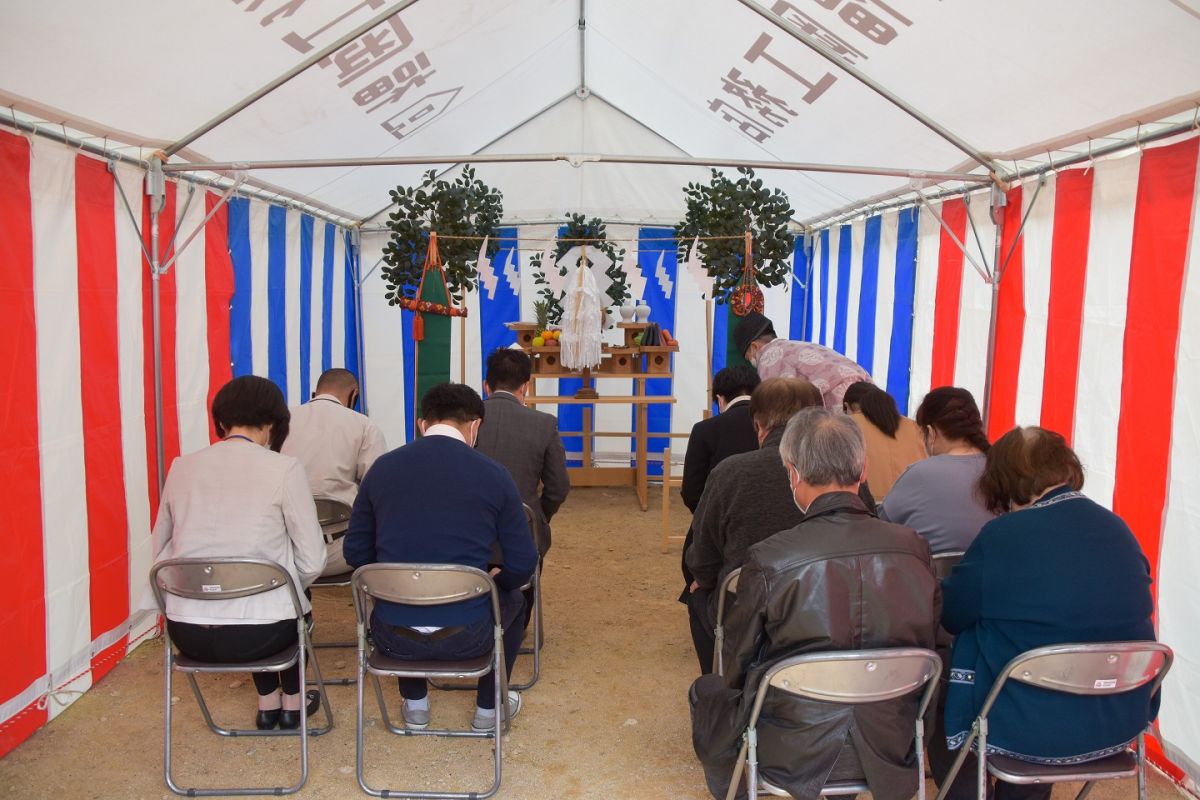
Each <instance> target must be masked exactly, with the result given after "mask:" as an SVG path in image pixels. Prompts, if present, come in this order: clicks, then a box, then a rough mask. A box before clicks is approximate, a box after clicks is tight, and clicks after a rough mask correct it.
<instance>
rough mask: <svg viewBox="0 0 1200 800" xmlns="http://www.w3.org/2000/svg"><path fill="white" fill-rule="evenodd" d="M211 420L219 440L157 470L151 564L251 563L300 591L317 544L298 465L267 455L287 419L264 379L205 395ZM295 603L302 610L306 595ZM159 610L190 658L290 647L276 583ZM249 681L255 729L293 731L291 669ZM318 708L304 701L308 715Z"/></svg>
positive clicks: (249, 378)
mask: <svg viewBox="0 0 1200 800" xmlns="http://www.w3.org/2000/svg"><path fill="white" fill-rule="evenodd" d="M212 417H213V426H214V428H215V429H216V432H217V435H218V436H220V437H221V440H220V441H218V442H215V443H214V444H212V445H210V446H209V447H206V448H204V449H203V450H199V451H197V452H195V453H189V454H188V455H184V456H180V457H179V458H177V459H175V462H174V463H173V464H172V465H171V470H170V472H169V473H168V474H167V482H166V485H165V486H164V487H163V494H162V501H161V503H160V504H159V509H158V519H157V521H156V522H155V525H154V546H155V554H156V559H155V560H156V562H158V561H165V560H167V559H173V558H222V557H224V558H261V559H265V560H267V561H273V562H275V563H277V564H279V565H280V566H282V567H283V568H284V569H286V570H287V571H288V573H289V574H290V575H291V576H292V580H294V581H295V582H296V585H297V587H298V588H299V589H300V590H301V591H302V590H303V589H305V588H307V587H308V586H309V584H311V583H312V582H313V581H314V580H315V579H316V578H317V576H319V575H320V574H321V570H322V569H323V568H324V566H325V540H324V537H323V536H322V535H321V526H320V524H319V522H318V521H317V511H316V506H315V505H314V503H313V499H312V494H311V493H310V491H309V486H308V478H307V477H306V476H305V474H304V469H303V467H301V466H300V462H299V461H297V460H296V459H294V458H291V457H290V456H284V455H280V454H279V453H278V452H277V451H278V450H279V448H280V446H282V444H283V441H284V439H286V438H287V433H288V421H289V419H290V417H291V415H290V414H289V412H288V408H287V404H286V403H285V402H284V399H283V393H282V392H280V391H279V387H277V386H276V385H275V384H274V383H272V382H271V381H269V380H267V379H266V378H259V377H257V376H254V375H245V376H242V377H240V378H234V379H233V380H232V381H230V382H229V383H227V384H225V385H224V386H223V387H221V389H220V391H218V392H217V395H216V397H215V398H213V404H212ZM300 601H301V603H302V605H303V608H304V611H305V613H306V614H307V613H309V612H310V611H311V607H310V605H309V602H308V599H307V598H306V597H304V595H301V596H300ZM166 612H167V631H168V632H169V633H170V636H171V641H172V642H174V643H175V646H177V647H178V648H179V651H180V652H181V653H183V654H184V655H186V656H188V657H189V658H194V659H196V660H197V661H213V662H226V661H231V662H238V661H255V660H258V659H261V658H267V657H270V656H273V655H275V654H276V653H278V652H279V651H280V650H283V649H284V648H286V647H288V646H290V645H293V644H295V643H296V611H295V606H294V605H293V603H292V599H291V596H290V595H289V594H288V592H287V589H286V587H280V588H278V589H275V590H274V591H270V592H265V593H263V594H257V595H253V596H251V597H243V598H238V599H231V600H191V599H186V598H181V597H175V596H173V595H168V596H167V597H166ZM253 676H254V685H255V688H256V689H257V690H258V716H257V718H256V721H255V722H256V725H257V727H258V728H259V729H262V730H269V729H271V728H274V727H275V726H276V725H278V726H279V727H281V728H297V727H299V725H300V703H301V701H302V700H301V694H300V686H301V675H300V671H299V669H298V668H297V667H296V666H294V665H293V666H292V667H290V668H289V669H287V670H284V671H283V672H281V673H273V672H256V673H253ZM310 694H311V695H314V696H315V695H317V693H316V692H311V693H310ZM319 702H320V697H319V696H315V697H309V698H308V713H309V714H312V713H315V712H316V710H317V705H318V704H319Z"/></svg>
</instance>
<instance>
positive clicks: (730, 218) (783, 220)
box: [675, 167, 795, 303]
mask: <svg viewBox="0 0 1200 800" xmlns="http://www.w3.org/2000/svg"><path fill="white" fill-rule="evenodd" d="M738 173H739V175H740V177H739V178H738V179H737V180H730V179H729V178H728V177H726V175H725V174H724V173H723V172H720V171H718V170H715V169H714V170H713V171H712V179H711V180H710V181H709V183H708V184H707V185H705V184H700V183H689V184H688V185H687V186H686V187H684V190H683V195H684V199H685V201H686V203H687V214H686V215H685V216H684V220H683V222H681V223H680V224H679V225H677V226H675V238H676V242H677V243H678V246H679V257H680V259H681V260H682V259H683V258H685V257H686V256H687V251H688V248H690V247H691V246H692V241H693V239H695V237H697V236H699V237H700V247H699V251H700V258H701V259H702V260H703V262H704V266H705V269H706V270H707V271H708V275H709V277H711V278H713V298H714V299H715V300H716V301H717V302H718V303H725V302H728V301H729V296H730V293H731V292H732V291H733V290H734V289H735V288H737V286H738V283H739V281H741V280H742V274H743V271H744V268H745V263H744V262H745V247H746V245H745V239H744V237H743V234H745V232H746V231H750V233H751V234H752V236H753V251H752V255H751V261H752V264H753V266H754V270H755V278H756V280H757V282H758V284H759V285H760V286H778V285H780V284H782V283H785V282H787V280H788V277H789V276H790V274H791V270H792V266H791V258H792V246H793V243H794V239H795V237H794V236H793V234H791V233H790V232H789V231H788V222H789V221H790V220H791V218H792V214H793V212H792V207H791V203H790V202H789V200H788V198H787V195H785V194H784V193H783V192H782V191H780V190H779V189H775V190H773V191H772V190H768V189H767V188H765V187H764V186H763V182H762V179H760V178H756V177H755V176H754V170H752V169H749V168H745V167H742V168H739V169H738ZM706 236H727V237H731V238H724V239H706V238H705V237H706Z"/></svg>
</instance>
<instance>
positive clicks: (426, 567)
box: [351, 564, 509, 800]
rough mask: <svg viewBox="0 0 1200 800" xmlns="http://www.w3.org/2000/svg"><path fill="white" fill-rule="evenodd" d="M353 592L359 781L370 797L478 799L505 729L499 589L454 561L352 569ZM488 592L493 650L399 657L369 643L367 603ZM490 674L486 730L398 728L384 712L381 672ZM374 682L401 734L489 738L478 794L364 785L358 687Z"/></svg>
mask: <svg viewBox="0 0 1200 800" xmlns="http://www.w3.org/2000/svg"><path fill="white" fill-rule="evenodd" d="M351 586H352V587H353V591H354V611H355V613H356V615H357V616H358V694H357V706H356V708H357V730H356V743H357V746H356V769H357V773H358V785H359V786H360V787H362V790H363V791H364V792H366V793H367V794H369V795H373V796H374V797H411V798H438V799H439V800H459V799H460V798H461V800H476V798H478V799H479V800H482V799H483V798H488V797H491V796H492V795H494V794H495V793H496V792H497V791H498V790H499V789H500V774H501V761H502V753H501V739H502V735H501V734H502V733H503V732H505V731H507V730H508V725H509V720H508V718H507V717H508V714H507V710H508V702H507V698H508V681H507V677H506V676H505V672H504V638H503V636H504V630H503V628H502V627H501V617H500V593H499V592H498V591H497V589H496V584H495V583H494V582H493V581H492V578H491V576H490V575H488V574H487V573H486V572H484V571H483V570H479V569H475V568H474V567H466V566H461V565H458V564H367V565H366V566H363V567H359V568H358V569H357V570H355V572H354V577H353V579H352V581H351ZM484 595H490V597H491V608H492V619H493V620H494V621H495V626H494V631H495V640H494V644H493V646H492V649H491V651H490V652H488V653H484V654H483V655H481V656H478V657H476V658H471V659H467V660H464V661H402V660H399V659H394V658H390V657H388V656H387V655H385V654H384V653H381V652H380V651H379V650H377V649H376V648H375V647H374V646H372V645H371V644H369V643H368V641H367V633H368V629H369V626H370V619H371V607H372V604H373V603H374V602H376V601H380V600H382V601H385V602H389V603H400V604H403V605H411V606H437V605H450V604H453V603H461V602H463V601H465V600H470V599H473V598H476V597H481V596H484ZM489 670H490V671H491V672H492V675H493V679H494V680H495V688H496V722H495V726H494V727H493V728H492V730H490V731H474V730H459V729H453V730H451V729H444V728H439V729H425V730H413V729H409V728H406V727H404V726H398V725H396V724H394V723H393V722H392V721H391V718H390V717H389V716H388V710H387V703H386V701H385V700H384V696H383V687H382V685H381V684H380V681H379V678H380V676H389V677H396V678H425V679H426V680H431V679H433V678H443V679H466V678H479V677H482V676H483V675H486V674H487V673H488V671H489ZM368 674H369V675H370V676H371V679H372V682H373V683H374V685H375V698H376V700H377V701H378V703H379V713H380V716H381V717H382V719H383V724H384V725H385V726H386V727H387V729H388V730H389V731H391V732H392V733H395V734H398V735H400V736H450V737H461V738H475V739H489V738H490V739H492V740H493V741H494V743H495V751H494V752H495V778H494V780H493V782H492V785H491V786H490V787H488V788H487V789H486V790H484V791H482V792H427V791H410V790H397V789H374V788H372V787H371V786H369V785H368V784H367V780H366V775H365V773H364V770H363V760H364V759H363V730H364V728H365V719H364V716H365V714H364V709H363V686H364V684H365V683H366V678H367V675H368Z"/></svg>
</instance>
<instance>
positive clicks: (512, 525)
mask: <svg viewBox="0 0 1200 800" xmlns="http://www.w3.org/2000/svg"><path fill="white" fill-rule="evenodd" d="M421 416H422V418H421V419H420V420H419V421H418V426H419V427H420V429H421V433H422V434H423V437H422V438H420V439H417V440H416V441H414V442H412V443H410V444H407V445H405V446H404V447H401V448H398V449H396V450H393V451H391V452H390V453H387V454H385V455H383V456H380V457H379V459H378V460H377V461H376V462H375V464H374V465H373V466H372V467H371V469H370V471H369V472H368V473H367V474H366V477H364V478H363V481H362V485H361V486H360V488H359V492H358V498H357V499H356V500H355V501H354V510H353V513H352V514H351V516H350V528H349V530H348V531H347V533H346V537H345V545H344V548H343V552H344V553H345V556H346V562H347V563H348V564H349V565H350V566H352V567H360V566H362V565H363V564H371V563H375V562H384V563H396V562H400V563H437V564H464V565H467V566H471V567H478V568H479V569H483V570H486V569H487V568H488V562H489V557H490V556H491V554H492V547H493V545H494V544H496V543H499V545H500V550H501V552H502V553H503V558H504V561H503V565H502V566H501V567H499V568H497V569H494V570H493V578H494V580H495V581H496V585H497V587H498V588H499V590H500V616H501V618H502V619H501V623H502V624H503V626H504V661H505V668H506V671H507V672H508V673H509V674H511V672H512V666H513V662H514V661H515V660H516V657H517V651H518V649H519V648H520V645H521V634H522V627H521V625H520V624H519V622H517V621H518V620H520V618H521V615H522V613H523V612H524V608H525V601H524V598H522V596H521V592H520V591H519V589H520V587H521V586H523V585H524V584H525V583H526V582H527V581H528V580H529V579H530V577H531V576H532V575H533V569H534V566H535V565H536V564H537V557H538V556H537V550H536V548H535V547H534V545H533V540H532V538H531V537H530V535H529V525H528V523H527V522H526V520H525V511H524V508H523V507H522V505H521V496H520V494H519V493H518V492H517V487H516V484H515V483H513V479H512V477H511V476H510V475H509V474H508V471H507V470H506V469H505V468H504V467H502V466H501V465H499V464H497V463H496V462H495V461H493V460H491V459H490V458H488V457H487V456H485V455H483V454H482V453H479V452H477V451H476V450H475V449H474V444H475V437H476V435H477V434H478V432H479V424H480V423H481V422H482V421H483V400H482V399H480V397H479V395H478V394H476V392H475V390H474V389H472V388H470V387H469V386H464V385H462V384H454V383H443V384H439V385H437V386H434V387H433V388H431V389H430V390H429V391H427V392H426V393H425V396H424V397H422V398H421ZM492 625H493V622H492V615H491V610H490V604H489V602H488V599H487V598H486V597H480V598H478V599H477V600H470V601H466V602H463V603H458V604H454V605H448V606H434V607H428V608H418V607H413V606H401V605H395V604H392V603H386V602H379V603H377V604H376V605H375V610H374V612H373V614H372V617H371V631H372V634H373V636H374V640H375V645H376V646H377V647H379V648H380V649H381V650H382V651H383V652H384V653H386V654H387V655H389V656H391V657H392V658H397V659H404V660H426V659H432V660H457V659H464V658H470V657H473V656H477V655H480V654H482V653H486V652H487V651H488V650H489V649H490V648H491V646H492V640H493V633H492ZM399 681H400V694H401V695H402V696H403V697H404V706H403V708H404V720H405V724H406V725H407V726H408V727H409V728H413V729H417V730H420V729H422V728H425V727H427V726H428V725H429V697H428V687H427V686H426V684H425V681H424V680H422V679H420V678H400V679H399ZM507 701H508V702H507V709H506V710H507V714H508V716H509V718H510V719H511V718H512V717H514V716H516V714H517V712H518V711H520V708H521V696H520V694H518V693H517V692H516V691H510V692H509V694H508V698H507ZM476 705H477V708H476V709H475V717H474V719H473V720H472V723H471V724H472V726H473V727H474V728H475V729H476V730H490V729H491V728H492V727H493V725H494V724H495V714H496V710H495V709H496V698H495V685H494V681H493V679H492V677H491V675H485V676H484V677H482V678H480V679H479V686H478V689H477V690H476Z"/></svg>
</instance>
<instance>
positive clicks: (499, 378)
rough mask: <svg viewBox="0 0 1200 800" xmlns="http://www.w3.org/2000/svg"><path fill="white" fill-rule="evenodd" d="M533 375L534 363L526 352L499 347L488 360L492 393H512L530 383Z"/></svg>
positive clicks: (488, 380)
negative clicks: (500, 391)
mask: <svg viewBox="0 0 1200 800" xmlns="http://www.w3.org/2000/svg"><path fill="white" fill-rule="evenodd" d="M532 374H533V361H531V360H530V358H529V356H528V355H526V354H525V351H524V350H514V349H512V348H511V347H497V348H496V349H495V350H493V351H492V354H491V355H489V356H488V359H487V383H488V386H489V387H490V388H491V390H492V391H496V390H497V389H502V390H504V391H506V392H511V391H512V390H513V389H517V388H519V387H520V386H521V384H523V383H528V382H529V376H530V375H532Z"/></svg>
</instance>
